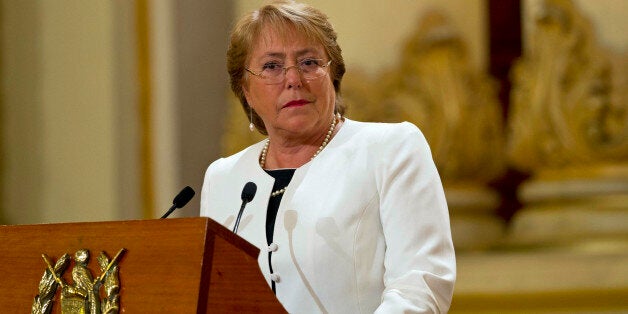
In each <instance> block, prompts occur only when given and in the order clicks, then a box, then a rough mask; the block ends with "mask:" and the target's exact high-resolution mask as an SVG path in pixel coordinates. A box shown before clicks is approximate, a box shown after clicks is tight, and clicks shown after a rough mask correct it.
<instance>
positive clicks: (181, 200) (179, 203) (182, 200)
mask: <svg viewBox="0 0 628 314" xmlns="http://www.w3.org/2000/svg"><path fill="white" fill-rule="evenodd" d="M194 194H195V192H194V190H193V189H192V188H191V187H189V186H186V187H184V188H183V190H181V192H179V194H177V196H175V197H174V199H173V200H172V204H174V205H175V206H176V207H177V208H181V207H183V206H185V204H187V203H188V202H189V201H190V200H191V199H192V197H194Z"/></svg>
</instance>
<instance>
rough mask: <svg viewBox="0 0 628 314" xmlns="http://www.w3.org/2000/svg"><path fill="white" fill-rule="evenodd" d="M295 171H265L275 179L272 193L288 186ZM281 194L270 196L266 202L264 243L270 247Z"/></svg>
mask: <svg viewBox="0 0 628 314" xmlns="http://www.w3.org/2000/svg"><path fill="white" fill-rule="evenodd" d="M295 170H296V169H279V170H265V171H266V173H268V174H269V175H270V176H271V177H273V178H275V184H274V185H273V192H274V191H277V190H281V189H283V188H285V187H286V186H288V184H289V183H290V180H292V176H293V175H294V171H295ZM282 197H283V193H282V194H279V195H277V196H271V197H270V200H269V201H268V209H267V210H266V242H267V244H268V245H270V244H271V243H272V242H273V230H275V219H276V218H277V211H278V210H279V204H280V203H281V198H282Z"/></svg>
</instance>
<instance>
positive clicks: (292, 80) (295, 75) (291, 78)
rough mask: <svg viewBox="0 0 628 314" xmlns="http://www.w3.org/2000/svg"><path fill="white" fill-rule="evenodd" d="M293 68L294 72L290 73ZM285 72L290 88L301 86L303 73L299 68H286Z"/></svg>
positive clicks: (293, 66) (292, 66)
mask: <svg viewBox="0 0 628 314" xmlns="http://www.w3.org/2000/svg"><path fill="white" fill-rule="evenodd" d="M292 68H294V71H290V70H291V69H292ZM284 71H285V72H284V73H285V74H284V75H285V76H286V83H288V85H289V86H295V85H298V86H301V83H302V81H301V71H299V67H298V66H297V65H291V66H289V67H286V68H285V69H284Z"/></svg>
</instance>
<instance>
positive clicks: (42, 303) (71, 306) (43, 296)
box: [31, 248, 126, 314]
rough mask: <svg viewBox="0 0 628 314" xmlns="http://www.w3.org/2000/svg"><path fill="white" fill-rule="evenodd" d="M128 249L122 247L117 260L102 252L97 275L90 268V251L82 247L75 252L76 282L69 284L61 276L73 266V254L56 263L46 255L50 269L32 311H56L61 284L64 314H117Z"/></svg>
mask: <svg viewBox="0 0 628 314" xmlns="http://www.w3.org/2000/svg"><path fill="white" fill-rule="evenodd" d="M125 251H126V249H124V248H123V249H120V251H118V253H117V254H116V255H115V256H114V258H113V259H111V260H110V259H109V257H108V256H107V254H106V253H105V252H100V255H98V257H97V258H96V259H97V261H98V265H99V267H100V270H101V273H100V275H99V276H98V277H96V278H93V277H92V273H91V271H90V270H89V269H88V268H87V263H88V262H89V251H88V250H86V249H81V250H78V251H76V253H74V261H75V265H74V268H73V269H72V281H73V283H72V284H69V283H67V282H66V281H65V280H64V279H63V278H62V277H61V276H62V275H63V272H64V271H65V269H66V268H67V266H68V265H69V262H70V260H71V258H70V256H69V255H68V254H67V253H66V254H64V255H63V256H61V257H60V258H59V259H58V260H57V262H56V263H54V266H53V263H52V262H51V261H50V258H49V257H48V256H47V255H46V254H42V255H41V256H42V258H43V259H44V262H45V263H46V270H45V271H44V275H43V276H42V278H41V281H40V282H39V294H38V295H37V296H36V297H35V299H34V301H33V307H32V311H31V313H32V314H47V313H50V311H51V310H52V305H53V298H54V296H55V294H56V291H57V288H58V287H61V313H63V314H70V313H72V314H74V313H85V314H88V313H89V314H115V313H118V311H119V309H120V305H119V303H120V296H119V294H118V293H119V291H120V280H119V278H118V262H119V260H120V258H121V257H122V255H123V254H124V252H125ZM101 287H104V297H102V298H101V293H100V288H101Z"/></svg>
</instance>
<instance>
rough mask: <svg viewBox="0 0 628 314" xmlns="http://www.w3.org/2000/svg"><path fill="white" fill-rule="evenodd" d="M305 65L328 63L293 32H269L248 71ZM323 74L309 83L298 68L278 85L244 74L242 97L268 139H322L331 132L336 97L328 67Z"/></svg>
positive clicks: (252, 56) (259, 42)
mask: <svg viewBox="0 0 628 314" xmlns="http://www.w3.org/2000/svg"><path fill="white" fill-rule="evenodd" d="M304 59H322V60H323V63H324V64H326V63H327V62H328V61H329V60H330V59H329V57H328V56H327V53H326V52H325V49H324V48H323V45H322V44H320V43H318V42H315V41H311V40H308V39H307V38H306V37H305V36H303V35H301V34H299V33H298V32H297V31H294V30H291V31H288V32H286V33H285V36H281V35H280V34H279V33H278V32H276V31H275V30H274V29H272V28H271V27H268V26H266V27H264V29H263V31H262V35H261V36H260V37H259V38H258V39H257V42H256V43H255V44H254V46H253V50H252V51H251V53H250V55H249V59H248V62H247V64H246V67H247V68H248V69H250V70H251V71H253V72H255V73H259V72H261V71H262V70H263V69H264V68H265V67H268V66H269V65H270V66H271V67H272V66H274V65H277V64H281V65H283V66H284V67H291V66H294V65H297V64H298V63H299V62H300V61H302V60H304ZM323 70H324V74H323V75H322V76H320V77H317V78H315V79H312V80H309V81H308V80H306V79H304V77H303V76H302V74H301V73H300V72H299V70H298V69H297V67H291V68H289V69H288V70H287V72H286V74H285V79H283V81H281V82H280V83H277V84H268V82H267V81H266V80H265V79H263V78H261V77H258V76H255V75H252V74H250V73H247V74H246V75H248V77H247V78H245V80H244V86H243V90H244V95H245V97H246V100H247V102H248V103H249V105H250V106H251V107H252V108H253V110H255V112H257V114H258V115H259V116H260V117H261V118H262V121H263V122H264V125H265V126H266V130H267V131H268V134H269V136H271V137H273V136H281V137H284V138H286V139H298V138H307V137H313V136H319V135H320V133H321V132H324V131H325V130H327V129H328V128H329V123H330V122H331V116H332V115H333V112H334V105H335V101H336V93H335V91H334V86H333V83H332V80H331V78H330V75H329V67H326V68H324V69H323Z"/></svg>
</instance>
